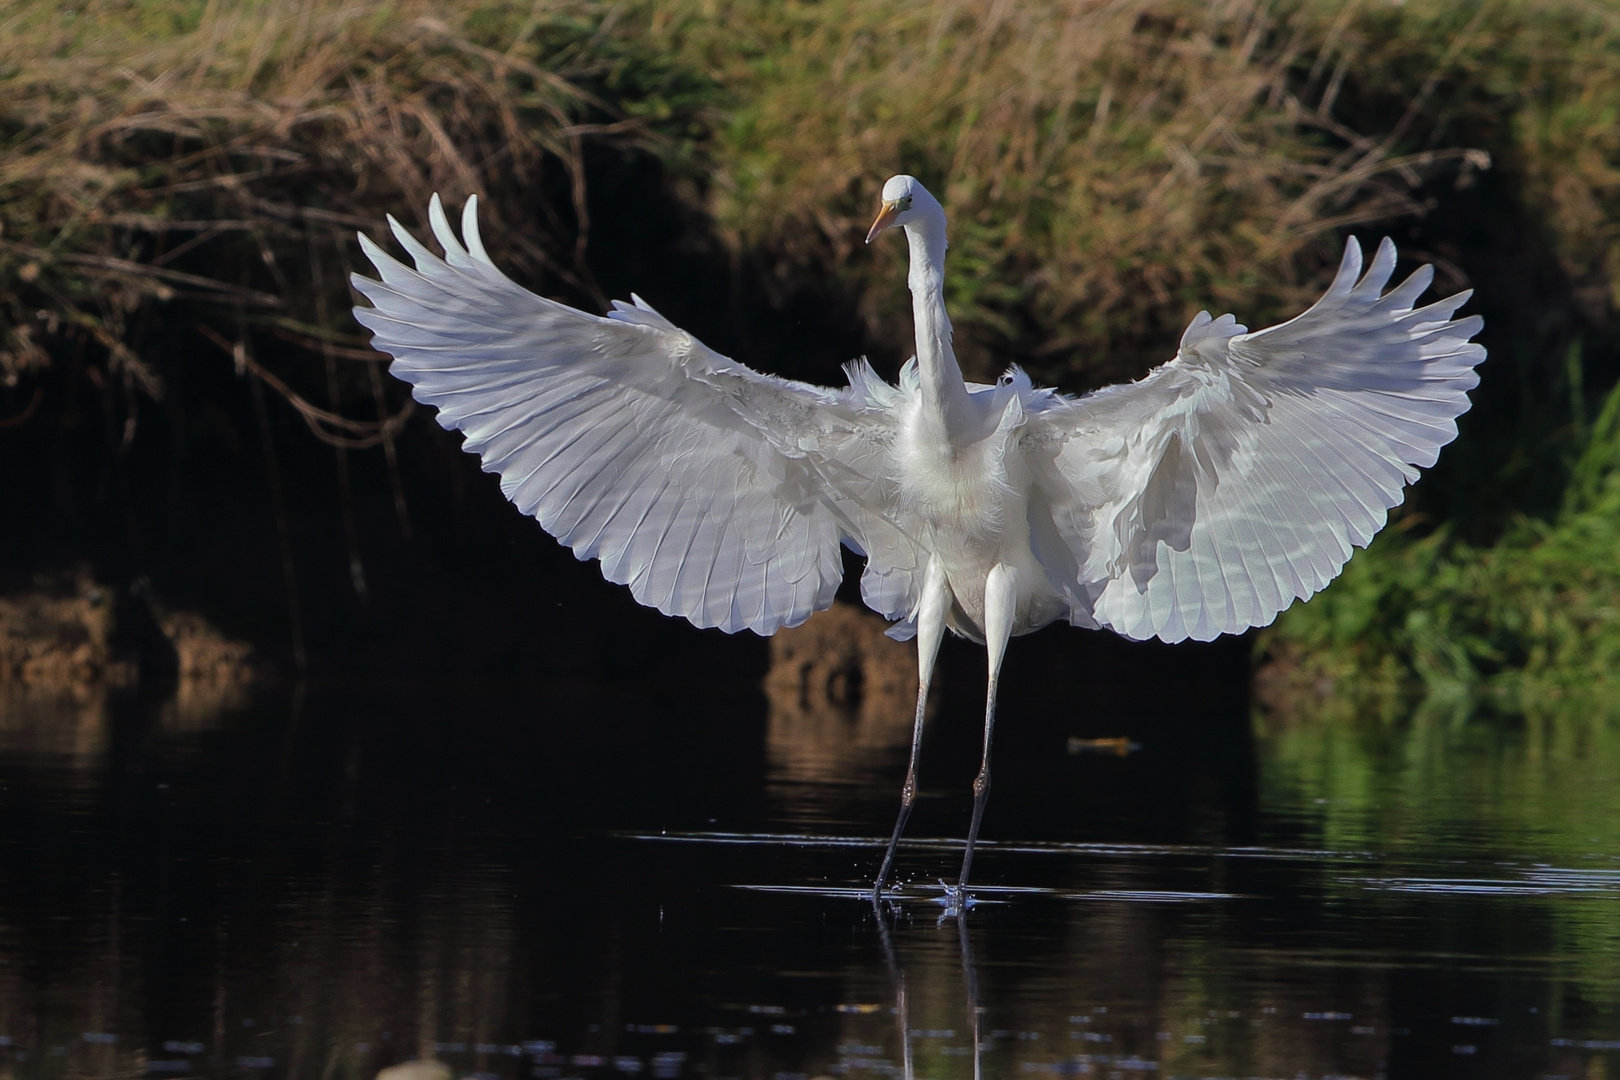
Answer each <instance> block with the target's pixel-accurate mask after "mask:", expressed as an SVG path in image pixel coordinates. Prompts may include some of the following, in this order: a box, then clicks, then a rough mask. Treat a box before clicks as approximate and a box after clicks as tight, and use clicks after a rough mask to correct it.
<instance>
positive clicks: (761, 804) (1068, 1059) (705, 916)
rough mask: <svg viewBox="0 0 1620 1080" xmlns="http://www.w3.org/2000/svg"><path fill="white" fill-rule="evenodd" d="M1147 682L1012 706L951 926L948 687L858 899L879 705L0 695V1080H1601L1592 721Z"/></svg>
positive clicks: (885, 805) (1598, 742)
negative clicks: (1432, 711) (422, 1059)
mask: <svg viewBox="0 0 1620 1080" xmlns="http://www.w3.org/2000/svg"><path fill="white" fill-rule="evenodd" d="M961 655H962V656H969V657H971V655H972V654H971V653H970V652H964V653H962V654H961ZM1165 677H1166V673H1163V672H1161V673H1159V674H1158V675H1153V674H1151V673H1150V674H1149V675H1147V676H1143V675H1142V674H1140V673H1135V674H1129V675H1127V674H1125V673H1123V672H1122V673H1120V674H1119V676H1118V678H1117V680H1115V681H1114V682H1109V681H1107V680H1103V681H1100V682H1098V683H1097V684H1096V685H1095V686H1094V687H1092V688H1091V689H1090V690H1087V691H1085V692H1084V693H1081V692H1078V691H1076V690H1074V689H1073V688H1072V687H1071V688H1069V689H1066V690H1064V691H1063V692H1062V693H1061V694H1060V693H1057V692H1053V693H1046V694H1043V693H1042V692H1041V691H1039V690H1038V689H1035V688H1028V687H1026V688H1025V689H1024V690H1022V691H1019V692H1015V693H1014V694H1013V695H1012V701H1011V703H1010V704H1009V706H1008V709H1007V711H1006V714H1005V718H1004V726H1003V728H1002V730H1001V733H1000V735H999V736H998V744H997V749H998V758H997V772H996V788H995V794H994V796H993V797H992V800H991V806H990V812H989V815H988V816H987V819H986V824H985V835H986V837H987V838H988V840H989V841H990V843H989V844H988V845H987V847H986V848H985V849H984V853H983V854H982V856H980V859H979V861H978V862H977V863H976V869H977V873H978V875H979V880H980V882H981V885H982V889H981V890H980V893H979V896H980V898H981V901H982V902H981V903H980V904H979V905H977V906H976V907H974V908H973V909H972V910H971V912H970V913H969V914H968V915H967V917H966V918H965V919H962V920H960V921H958V920H955V919H950V918H944V919H942V918H941V915H942V912H943V909H942V908H941V907H940V905H939V904H938V903H937V899H936V898H937V895H938V892H939V889H938V886H937V885H936V884H935V882H936V881H937V879H939V878H941V877H945V876H948V875H950V874H951V873H952V872H953V870H954V867H955V864H956V862H957V860H958V859H959V857H960V856H959V850H960V849H959V847H957V846H956V843H955V841H954V840H952V839H950V838H954V837H957V836H959V835H960V833H961V832H962V830H963V827H964V826H965V823H966V820H967V813H968V804H969V792H968V786H969V783H970V781H971V776H972V773H973V771H974V767H975V764H976V762H975V753H976V748H975V744H976V742H977V739H978V731H977V723H976V709H977V705H976V703H975V702H974V701H972V700H971V699H970V697H971V695H970V694H969V693H968V692H967V691H964V692H963V693H961V694H957V695H955V697H956V698H957V699H960V700H959V701H953V704H951V705H950V706H948V707H947V708H946V709H945V710H943V712H942V714H941V716H940V717H939V718H938V719H937V720H936V721H935V722H934V729H933V730H932V731H931V733H930V736H929V741H928V743H927V744H926V746H925V757H924V768H925V773H924V777H923V780H924V785H923V787H924V790H923V798H922V800H921V802H920V804H919V809H918V811H917V813H916V814H915V816H914V817H913V821H912V829H911V833H912V835H913V836H914V837H915V838H917V842H916V843H913V844H911V845H909V846H908V847H906V848H904V849H903V851H902V858H901V860H900V861H901V867H902V870H903V876H904V878H905V880H906V885H907V888H906V890H905V892H904V894H903V898H902V899H901V900H900V902H899V903H898V904H897V905H896V906H895V907H894V908H893V909H886V910H884V911H883V912H881V913H879V912H875V911H874V909H873V907H872V905H871V904H870V902H868V901H867V900H865V899H863V897H862V896H861V895H860V892H859V890H860V887H861V886H862V885H863V884H864V883H865V882H866V881H867V880H868V879H869V876H870V875H871V873H872V872H873V870H874V868H875V866H876V863H877V860H878V856H879V854H880V849H879V841H878V840H877V838H878V837H880V836H881V835H885V834H886V833H887V830H888V827H889V825H890V823H891V822H892V815H893V812H894V809H895V805H894V804H895V800H896V795H897V789H898V785H899V778H900V773H901V769H902V768H903V754H904V749H903V740H904V727H905V723H904V720H903V718H902V720H901V722H900V725H899V726H898V727H896V726H895V725H894V724H892V723H890V724H884V725H878V726H877V727H874V726H873V725H872V724H871V723H869V722H868V723H861V722H857V721H854V720H850V719H848V718H841V717H838V716H831V717H828V716H825V715H822V716H808V715H805V714H803V713H802V711H801V712H796V711H795V707H793V706H792V703H788V704H786V705H784V704H783V703H781V702H777V703H774V704H773V703H771V702H769V701H768V700H767V699H766V698H765V697H764V696H763V695H762V694H761V693H760V691H759V690H758V689H756V688H754V687H752V686H751V685H749V684H748V683H747V682H724V681H713V680H708V679H705V678H704V673H703V672H701V671H694V672H693V676H692V679H691V681H690V683H687V684H681V685H660V686H657V687H652V686H644V685H636V684H633V683H620V684H600V683H578V684H571V683H568V682H553V683H548V684H543V685H528V686H516V685H512V686H501V685H490V684H487V683H486V684H481V685H456V684H446V683H433V684H424V685H411V684H405V683H397V682H396V683H392V684H357V685H346V684H317V685H310V686H307V687H305V688H302V689H300V690H296V691H295V690H292V689H284V690H275V691H265V692H260V693H256V694H254V695H252V696H250V697H247V698H245V699H243V698H237V699H234V700H233V699H232V697H231V695H229V694H223V695H213V696H210V694H208V693H207V692H204V691H198V690H196V689H192V690H190V691H188V692H187V694H186V695H182V697H181V698H180V699H178V700H171V701H168V702H152V701H147V702H143V701H140V700H135V699H129V700H120V699H116V698H114V699H111V700H107V699H103V698H101V697H98V696H96V695H92V694H84V695H80V696H79V698H77V699H64V698H62V697H60V696H58V697H55V698H48V699H47V698H44V697H35V698H25V697H22V696H18V695H13V696H12V697H10V698H7V699H5V701H4V702H3V703H0V708H3V712H0V732H3V740H4V741H3V744H0V745H3V747H4V753H3V755H0V1077H5V1078H12V1077H16V1078H22V1077H35V1076H41V1077H58V1076H61V1077H68V1076H110V1075H138V1074H149V1075H154V1076H175V1075H179V1076H184V1075H231V1076H240V1077H266V1078H279V1077H289V1078H294V1077H296V1078H307V1080H332V1078H336V1077H344V1078H349V1077H362V1078H369V1077H371V1076H372V1075H373V1074H374V1072H375V1071H376V1070H377V1069H379V1068H381V1067H383V1066H386V1065H389V1064H393V1063H396V1062H399V1061H402V1060H405V1059H408V1058H412V1057H415V1056H418V1055H421V1054H428V1053H431V1054H435V1055H436V1056H437V1057H438V1058H440V1059H442V1060H443V1061H445V1062H447V1063H448V1064H449V1065H450V1066H451V1068H452V1069H453V1070H455V1075H457V1076H467V1075H480V1076H491V1077H508V1078H517V1077H570V1076H578V1077H598V1076H599V1077H606V1076H615V1075H618V1076H631V1077H636V1076H645V1077H675V1076H706V1077H715V1078H719V1077H739V1078H741V1077H760V1078H786V1077H814V1076H820V1075H831V1076H856V1077H859V1076H889V1075H905V1074H907V1073H910V1074H911V1075H915V1076H918V1077H952V1076H962V1077H966V1076H977V1075H984V1076H993V1077H1014V1076H1031V1075H1033V1076H1043V1075H1059V1076H1097V1077H1127V1078H1134V1077H1142V1076H1155V1077H1181V1076H1186V1077H1224V1076H1232V1077H1288V1078H1293V1077H1326V1076H1360V1077H1374V1076H1411V1077H1431V1076H1475V1075H1478V1076H1492V1077H1554V1076H1564V1077H1599V1076H1610V1077H1612V1076H1615V1075H1616V1074H1617V1073H1620V733H1617V732H1615V731H1614V730H1611V729H1609V728H1605V727H1603V726H1601V725H1592V724H1588V723H1584V722H1583V721H1581V720H1580V718H1572V719H1569V720H1567V721H1560V722H1556V723H1552V722H1549V723H1547V724H1543V725H1525V724H1517V725H1515V724H1505V723H1501V722H1494V723H1487V722H1483V721H1474V722H1458V721H1456V720H1453V719H1444V720H1440V719H1425V718H1423V717H1421V716H1420V717H1418V718H1415V719H1412V720H1409V721H1407V722H1404V723H1400V724H1393V725H1390V724H1383V725H1381V724H1378V723H1374V722H1370V721H1366V722H1346V721H1345V719H1344V718H1343V717H1339V718H1338V719H1336V720H1335V721H1334V722H1331V723H1330V722H1328V721H1325V720H1322V719H1320V718H1317V719H1312V718H1309V717H1306V718H1301V719H1297V720H1293V721H1286V722H1283V721H1276V720H1263V721H1257V720H1255V719H1254V718H1253V717H1251V715H1250V713H1249V710H1248V707H1247V705H1246V704H1245V703H1244V700H1243V697H1242V695H1241V694H1239V695H1236V696H1232V695H1224V694H1221V693H1212V692H1209V691H1208V690H1207V688H1200V687H1196V686H1195V687H1191V688H1189V689H1188V690H1187V692H1185V693H1181V694H1179V695H1178V694H1175V693H1169V694H1166V693H1163V692H1155V693H1151V694H1144V693H1141V692H1139V691H1140V690H1141V689H1142V687H1143V685H1144V683H1143V681H1142V680H1144V679H1146V680H1148V681H1149V682H1153V681H1155V680H1156V681H1158V682H1162V681H1163V679H1164V678H1165ZM1029 681H1030V680H1026V683H1028V682H1029ZM1157 689H1159V690H1162V687H1158V688H1157ZM1143 702H1147V703H1146V704H1144V703H1143ZM1352 720H1353V718H1352ZM897 731H898V732H899V735H898V736H896V732H897ZM1077 736H1078V737H1083V738H1100V737H1110V736H1124V737H1127V738H1128V739H1131V740H1134V741H1135V742H1136V743H1137V744H1139V746H1140V749H1138V750H1135V751H1134V752H1131V753H1129V754H1126V755H1124V756H1120V755H1118V754H1115V753H1109V752H1099V751H1096V750H1091V749H1086V748H1083V747H1075V748H1074V749H1075V750H1076V751H1077V752H1071V745H1070V741H1069V740H1070V739H1071V737H1077ZM939 838H945V839H939Z"/></svg>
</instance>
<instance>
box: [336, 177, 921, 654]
mask: <svg viewBox="0 0 1620 1080" xmlns="http://www.w3.org/2000/svg"><path fill="white" fill-rule="evenodd" d="M476 212H477V211H476V200H475V199H469V200H468V201H467V206H466V210H465V212H464V214H463V218H462V233H463V235H464V237H465V239H466V245H467V246H466V248H463V247H462V245H461V244H460V243H459V242H458V241H457V240H456V237H455V235H454V233H453V232H452V231H451V229H450V225H449V222H448V221H447V220H446V219H445V216H444V209H443V207H442V206H441V204H440V202H439V199H438V196H434V198H433V202H432V205H431V207H430V214H429V219H430V222H431V224H432V226H433V233H434V235H435V236H436V237H437V238H438V241H439V243H440V244H441V245H443V247H444V250H445V257H444V258H443V259H440V258H438V257H436V256H435V255H433V254H432V253H431V252H430V251H428V249H427V248H425V247H423V246H422V245H421V244H420V243H418V242H417V241H416V240H415V239H413V238H412V237H411V235H410V234H409V233H408V232H406V231H405V230H404V229H403V228H401V227H400V225H399V224H398V222H395V221H393V219H392V218H390V219H389V221H390V224H391V225H392V227H393V230H394V235H395V236H396V237H398V239H399V242H400V243H401V244H402V245H404V247H405V249H406V250H407V251H409V252H410V254H411V256H412V258H413V259H414V260H415V262H416V269H415V270H412V269H410V268H408V267H406V266H404V265H403V264H401V263H399V262H396V261H395V260H394V259H392V258H391V257H389V256H388V255H387V254H386V253H384V252H383V251H382V249H381V248H379V247H378V246H377V245H376V244H374V243H372V242H371V241H370V240H369V239H367V238H366V237H365V236H361V237H360V242H361V246H362V247H363V248H364V250H365V253H366V255H367V257H368V258H370V259H371V262H372V264H373V265H374V266H376V268H377V272H378V273H379V274H380V275H381V277H382V280H381V281H373V280H371V279H369V278H364V277H360V276H358V275H356V276H355V277H354V278H353V279H352V280H353V282H354V286H355V288H357V289H358V290H359V291H360V292H361V293H362V294H364V295H365V297H366V298H367V299H368V300H370V301H371V302H372V304H373V305H374V306H373V307H369V308H356V309H355V317H356V318H358V319H359V320H360V322H361V323H363V324H365V325H366V326H367V327H369V328H370V329H371V330H372V332H373V334H374V337H373V344H374V345H375V346H376V347H377V348H378V349H380V350H381V351H383V352H386V353H389V354H391V355H392V356H393V357H394V362H393V365H392V366H391V367H390V369H389V370H390V371H392V372H393V374H395V375H397V376H399V377H400V378H401V379H404V380H405V381H407V382H409V383H411V385H412V393H413V394H414V395H415V397H416V400H418V401H420V402H422V403H423V404H427V405H433V406H436V407H437V408H438V419H439V423H441V424H442V425H444V426H445V427H447V428H451V429H454V430H458V431H461V432H462V433H463V434H464V435H465V436H466V442H465V448H466V449H467V450H469V451H471V452H474V453H476V454H478V455H479V456H480V457H481V458H482V459H483V467H484V470H485V471H486V472H495V473H499V474H500V477H501V490H502V492H504V493H505V495H506V497H507V498H509V499H511V500H512V502H514V503H516V504H517V507H518V509H520V510H522V511H523V512H524V513H526V514H532V515H534V516H535V517H536V518H538V519H539V521H540V524H541V525H543V526H544V527H545V529H546V531H547V532H549V533H551V534H552V535H553V536H555V537H557V539H559V540H561V541H562V542H563V543H564V544H567V545H568V546H569V547H570V548H572V549H573V550H574V553H575V554H576V555H577V556H578V557H579V558H581V559H589V558H597V559H600V560H601V563H602V573H603V575H604V576H606V577H607V578H608V580H610V581H614V582H618V583H620V584H624V585H628V586H629V587H630V591H631V593H632V594H633V595H634V596H635V598H636V599H637V600H638V601H640V602H641V603H643V604H647V605H649V606H652V607H656V608H658V610H660V611H662V612H664V613H665V614H670V615H682V616H685V617H686V618H688V619H690V620H691V621H692V622H694V623H696V624H697V625H698V626H718V627H720V628H722V629H723V630H726V631H727V632H733V631H736V630H740V629H742V628H744V627H746V628H748V629H750V630H753V631H755V632H756V633H760V634H770V633H773V632H774V631H776V630H777V629H779V628H781V627H783V626H793V625H796V624H798V623H801V622H803V621H804V620H805V619H807V618H809V617H810V615H811V613H812V612H815V611H817V610H820V609H822V608H825V607H827V606H828V605H830V604H831V603H832V600H833V594H834V592H835V590H836V589H837V587H838V582H839V579H840V578H841V577H842V576H843V566H842V559H841V557H840V555H839V544H840V541H841V540H842V541H845V542H848V543H851V544H852V545H854V546H858V547H859V549H860V550H861V551H863V552H864V553H866V554H867V555H868V558H869V561H871V562H872V563H873V564H876V565H883V566H887V567H889V568H890V569H892V570H893V571H894V572H896V573H898V574H901V575H904V574H906V573H908V572H909V570H910V569H912V568H913V566H914V564H915V558H916V557H915V550H914V548H912V546H911V545H910V543H909V541H907V540H906V539H905V538H904V537H902V536H900V535H899V533H898V531H897V530H896V529H895V528H894V527H893V525H891V524H890V523H889V522H888V520H887V518H885V516H884V512H883V511H884V505H885V499H886V498H887V494H886V490H885V481H884V480H883V477H882V470H881V467H880V465H879V462H880V460H881V458H882V450H883V447H884V446H885V444H886V443H887V442H888V441H889V440H890V438H891V436H892V431H891V428H890V423H889V419H888V415H887V413H886V412H884V411H883V410H880V409H877V408H875V407H874V406H873V404H872V402H871V401H870V400H867V399H866V398H865V397H863V395H862V394H861V393H860V392H859V390H858V389H851V390H847V391H842V392H840V391H833V390H825V389H821V388H819V387H814V386H809V385H807V384H804V383H797V382H791V381H788V380H786V379H779V378H774V377H771V376H767V375H761V374H758V373H756V372H754V371H751V370H749V369H748V368H746V367H744V366H742V365H741V364H738V363H736V362H734V361H732V360H729V359H727V358H725V357H723V356H721V355H720V354H718V353H716V352H714V351H713V350H711V349H709V348H708V347H707V346H705V345H703V344H702V343H701V342H699V341H697V340H696V339H695V338H693V337H692V336H691V335H690V334H687V333H685V332H683V331H681V330H679V329H678V328H676V327H675V326H674V325H672V324H671V323H669V322H668V321H667V320H665V319H664V318H663V317H662V316H661V315H659V314H658V313H657V312H655V311H653V310H652V309H651V308H650V307H647V306H646V305H645V304H643V303H641V301H640V300H639V299H638V300H637V301H636V303H635V304H634V305H627V304H619V303H616V304H615V305H614V308H615V310H614V311H613V312H612V314H610V315H609V316H608V317H606V318H602V317H598V316H595V315H589V314H587V313H585V312H583V311H578V310H576V309H574V308H571V307H568V306H566V305H564V304H559V303H556V302H554V301H550V300H546V299H544V298H542V297H539V296H536V295H535V294H533V293H531V292H529V291H528V290H526V289H523V288H521V287H520V286H518V285H517V284H516V283H514V282H513V281H512V280H511V279H509V278H507V277H506V276H505V275H504V274H502V273H501V272H500V271H499V270H497V269H496V268H495V266H494V264H493V263H492V262H490V260H489V256H488V255H487V254H486V253H485V251H484V247H483V243H482V242H481V240H480V239H479V235H478V224H477V217H476Z"/></svg>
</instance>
